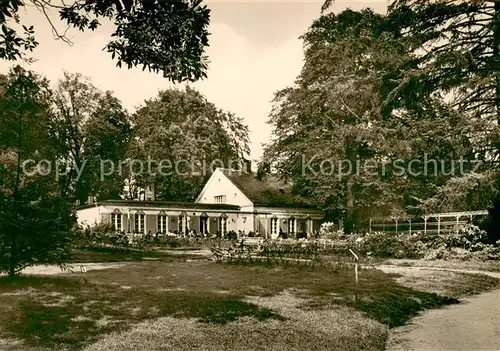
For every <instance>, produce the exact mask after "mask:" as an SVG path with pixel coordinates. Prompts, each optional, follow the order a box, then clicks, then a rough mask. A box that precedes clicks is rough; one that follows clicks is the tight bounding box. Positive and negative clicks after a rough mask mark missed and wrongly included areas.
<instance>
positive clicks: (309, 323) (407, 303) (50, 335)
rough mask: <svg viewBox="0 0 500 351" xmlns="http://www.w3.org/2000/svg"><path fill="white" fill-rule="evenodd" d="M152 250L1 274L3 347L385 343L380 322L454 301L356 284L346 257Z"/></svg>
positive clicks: (352, 346) (371, 346) (363, 281)
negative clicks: (216, 259)
mask: <svg viewBox="0 0 500 351" xmlns="http://www.w3.org/2000/svg"><path fill="white" fill-rule="evenodd" d="M82 254H85V253H82ZM122 254H123V255H125V256H126V253H123V252H114V253H109V252H108V253H105V254H104V256H106V257H107V258H108V259H111V258H110V256H113V257H114V258H116V259H118V258H119V257H122V256H121V255H122ZM156 254H157V255H159V256H158V258H159V259H160V261H142V262H132V263H129V264H127V265H125V266H122V267H121V268H116V269H107V270H101V271H89V272H87V273H86V280H87V282H84V280H83V278H82V274H81V273H73V274H65V275H63V276H52V277H22V278H20V279H19V280H17V281H16V282H14V283H12V282H8V281H7V280H6V279H3V278H2V279H0V348H1V349H7V350H8V348H7V347H6V346H3V345H2V341H1V339H2V338H3V339H4V340H7V342H5V341H4V344H5V345H8V344H9V342H10V345H13V340H18V341H19V342H21V343H22V347H20V348H21V349H30V347H32V348H33V349H37V350H38V349H41V348H46V349H50V350H54V349H71V350H75V349H86V350H158V349H175V350H193V349H194V350H261V349H265V350H302V349H310V350H322V349H332V350H360V349H364V350H383V349H384V347H385V341H386V338H387V334H388V327H393V326H398V325H401V324H404V323H405V322H406V321H407V320H408V319H409V318H410V317H411V316H413V315H414V314H416V313H418V312H419V311H421V310H422V309H425V308H433V307H438V306H440V305H443V304H449V303H456V302H457V300H456V299H454V298H448V297H444V296H441V295H437V294H435V293H430V292H423V291H419V290H417V289H415V288H413V287H411V286H408V285H403V284H400V283H398V282H397V281H396V279H397V276H396V275H392V274H386V273H383V272H382V271H380V270H377V269H363V270H360V276H359V285H358V287H357V288H356V286H355V283H354V279H353V271H352V269H351V268H350V267H346V266H344V265H339V266H338V267H337V268H331V267H330V268H325V267H316V268H300V267H287V268H283V267H275V268H266V267H263V266H238V265H227V264H217V263H213V262H210V261H204V260H194V261H189V262H186V261H185V257H184V256H182V257H181V258H179V257H178V256H175V257H176V258H172V257H174V256H172V255H168V254H165V253H158V252H156ZM88 255H90V256H92V255H93V256H92V257H96V256H97V255H102V253H100V252H97V253H96V252H95V250H94V251H93V252H90V253H88ZM151 255H153V253H144V255H142V253H141V254H138V253H133V254H132V256H133V257H135V259H129V261H134V260H142V259H143V258H144V257H152V256H151ZM89 258H90V257H89ZM496 282H497V280H495V279H494V278H484V280H481V281H480V282H479V283H478V284H480V285H481V286H482V287H483V288H491V287H492V286H493V285H494V284H496ZM461 284H463V282H461ZM450 291H451V290H450ZM454 295H457V294H455V293H454ZM17 349H19V347H18V348H17Z"/></svg>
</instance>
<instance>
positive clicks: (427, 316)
mask: <svg viewBox="0 0 500 351" xmlns="http://www.w3.org/2000/svg"><path fill="white" fill-rule="evenodd" d="M380 268H381V269H383V270H384V271H386V272H391V271H392V272H395V271H396V270H397V268H401V267H397V268H396V267H394V266H385V267H380ZM405 269H429V268H428V267H426V268H422V267H411V268H410V267H405ZM440 270H441V269H440ZM450 271H459V272H462V273H481V274H487V275H490V276H493V277H497V278H498V277H500V274H499V273H491V272H475V271H462V270H450ZM461 301H462V303H461V304H458V305H452V306H448V307H445V308H441V309H436V310H430V311H427V312H425V313H424V314H422V315H420V316H417V317H415V318H413V319H412V320H411V322H410V323H409V324H408V325H405V326H403V327H399V328H395V329H393V330H392V331H391V335H390V337H389V342H388V346H387V349H388V350H405V351H406V350H500V290H494V291H490V292H487V293H483V294H481V295H478V296H473V297H469V298H466V299H463V300H461Z"/></svg>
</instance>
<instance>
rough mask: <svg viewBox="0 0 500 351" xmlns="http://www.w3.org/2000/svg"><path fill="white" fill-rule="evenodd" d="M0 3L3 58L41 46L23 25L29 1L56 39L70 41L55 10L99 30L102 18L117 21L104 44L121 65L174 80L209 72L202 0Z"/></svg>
mask: <svg viewBox="0 0 500 351" xmlns="http://www.w3.org/2000/svg"><path fill="white" fill-rule="evenodd" d="M1 3H2V7H1V8H0V27H1V33H0V59H7V60H17V59H19V58H21V57H22V56H23V54H24V52H25V51H32V50H33V49H34V48H35V47H37V46H38V42H37V41H36V39H35V31H34V27H33V26H32V25H31V26H30V25H28V24H22V28H23V30H24V32H25V33H24V34H19V33H18V30H17V29H16V26H15V25H16V24H21V18H20V16H19V11H20V10H21V9H22V8H23V7H24V6H25V5H27V4H28V3H29V5H31V6H32V7H34V8H35V9H37V10H39V11H40V13H41V14H43V15H44V16H45V17H46V19H47V21H48V22H49V24H50V26H51V27H52V31H53V33H54V36H55V38H56V39H60V40H63V41H65V42H67V43H71V41H70V40H69V39H68V37H67V36H66V32H64V33H60V32H59V31H58V30H57V28H56V26H55V25H54V24H53V23H54V19H52V18H51V14H52V13H53V12H54V11H57V12H58V13H59V16H60V20H61V21H63V22H66V23H67V25H68V27H74V28H77V29H79V30H80V31H85V30H92V31H93V30H95V29H97V28H98V27H99V26H100V25H101V23H100V22H99V21H100V20H101V19H104V20H110V21H112V22H113V23H114V26H115V31H114V33H113V34H112V35H111V36H112V38H113V39H112V40H110V42H109V43H108V44H107V45H106V49H107V51H108V52H109V53H110V54H111V57H112V58H113V59H114V58H115V57H116V59H117V66H120V67H121V66H122V64H124V65H127V67H128V68H131V67H134V66H142V67H143V69H148V70H150V71H153V72H160V73H162V74H163V76H164V77H165V78H167V79H169V80H171V81H173V82H181V81H185V80H189V81H195V80H198V79H202V78H204V77H206V70H207V58H206V56H205V55H204V49H205V47H206V46H208V35H209V34H208V31H207V27H208V23H209V19H210V10H209V9H208V8H207V7H206V5H201V3H202V1H201V0H175V1H160V0H125V1H122V0H106V1H104V0H86V1H74V2H73V3H65V2H63V1H61V2H59V3H57V2H56V3H53V2H51V1H50V0H49V1H45V0H28V1H24V0H3V1H2V2H1Z"/></svg>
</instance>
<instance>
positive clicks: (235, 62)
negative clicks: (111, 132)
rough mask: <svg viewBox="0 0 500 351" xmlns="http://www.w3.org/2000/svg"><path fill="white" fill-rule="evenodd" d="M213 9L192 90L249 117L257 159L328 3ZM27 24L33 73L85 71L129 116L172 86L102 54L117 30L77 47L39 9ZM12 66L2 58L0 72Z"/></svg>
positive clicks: (337, 7)
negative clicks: (204, 70)
mask: <svg viewBox="0 0 500 351" xmlns="http://www.w3.org/2000/svg"><path fill="white" fill-rule="evenodd" d="M208 4H209V7H210V8H211V10H212V11H211V21H210V28H209V32H210V33H211V35H210V37H209V40H210V42H209V43H210V47H208V48H207V51H206V52H207V55H208V56H209V59H210V62H211V63H210V65H209V71H208V78H206V79H205V80H204V81H201V82H197V83H194V84H191V85H192V86H193V87H195V88H196V89H197V90H199V91H200V92H201V93H202V94H203V95H205V96H206V97H207V99H208V100H209V101H211V102H213V103H214V104H215V105H216V106H217V107H219V108H221V109H224V110H230V111H232V112H234V113H236V114H237V115H239V116H241V117H242V118H243V119H244V120H245V123H246V124H248V126H249V128H250V140H251V145H250V146H251V158H252V159H258V158H259V157H260V156H261V155H262V143H266V142H268V141H269V139H270V135H271V131H270V126H269V125H267V124H266V121H267V118H268V114H269V112H270V111H271V106H272V104H271V100H272V99H273V94H274V93H275V92H276V91H277V90H280V89H282V88H285V87H286V86H289V85H291V84H292V83H293V81H294V80H295V78H296V77H297V75H298V74H299V73H300V69H301V68H302V60H303V51H302V41H301V40H299V39H298V37H299V36H300V35H302V34H303V33H304V32H305V31H306V30H307V28H308V27H309V26H310V25H311V24H312V22H313V20H314V19H316V18H318V17H319V16H320V11H321V4H322V2H321V1H316V0H303V1H300V2H299V1H297V2H289V1H283V0H274V1H265V2H264V1H238V0H226V1H217V0H209V1H208ZM386 4H387V0H351V1H347V0H336V1H335V4H334V5H333V6H332V9H331V10H333V11H335V12H338V11H342V10H344V9H346V8H348V7H350V8H352V9H353V10H360V9H362V8H365V7H371V8H372V9H373V10H374V11H376V12H385V8H386ZM52 18H53V22H54V23H56V24H57V27H58V28H61V29H63V30H64V29H65V26H64V24H62V23H61V22H59V21H58V16H57V13H54V15H53V16H52ZM21 19H22V22H23V23H24V24H28V25H30V24H33V25H34V26H35V31H36V38H37V40H38V42H39V43H40V45H39V46H38V48H37V49H36V50H35V51H34V52H33V53H32V54H31V56H32V57H34V58H35V59H37V60H38V61H37V62H36V63H34V64H31V65H29V66H27V68H29V69H31V70H34V71H36V72H38V73H40V74H42V75H44V76H46V77H47V78H48V79H50V80H51V81H52V82H54V83H55V82H56V81H57V80H58V79H59V78H60V77H62V73H63V70H67V71H69V72H72V73H76V72H79V73H81V74H83V75H84V76H87V77H89V78H90V79H91V80H92V82H93V84H94V85H95V86H96V87H98V88H99V89H102V90H111V91H113V92H114V93H115V96H116V97H118V98H119V99H120V100H121V101H122V103H123V105H124V106H125V108H127V110H129V111H130V112H133V111H134V110H135V108H136V107H137V106H138V105H140V104H142V102H143V101H144V100H145V99H149V98H152V97H155V96H156V95H157V93H158V90H162V89H168V88H169V87H172V86H173V85H172V84H171V83H169V82H168V81H167V80H166V79H164V78H163V77H162V76H161V74H157V75H156V74H153V73H149V72H143V71H142V70H141V69H140V68H137V69H131V70H128V69H126V68H121V69H120V68H118V67H115V65H116V62H115V61H113V60H111V56H110V55H109V54H108V53H107V52H106V51H102V48H103V47H104V46H105V45H106V43H107V41H109V38H110V36H109V35H110V33H111V28H110V27H101V28H100V29H99V30H97V31H95V32H85V33H81V32H78V31H76V30H70V31H69V32H68V36H69V37H71V38H72V40H73V42H74V45H73V46H68V45H67V44H65V43H63V42H61V41H56V40H53V37H52V33H51V30H50V27H49V24H48V22H47V20H46V19H45V18H44V17H43V15H42V14H40V13H38V12H37V11H36V10H34V9H29V10H28V11H27V13H26V14H24V13H21ZM11 65H12V63H10V62H6V61H0V72H6V71H7V70H8V68H9V67H10V66H11ZM25 66H26V65H25Z"/></svg>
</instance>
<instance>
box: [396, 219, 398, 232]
mask: <svg viewBox="0 0 500 351" xmlns="http://www.w3.org/2000/svg"><path fill="white" fill-rule="evenodd" d="M397 234H398V219H397V218H396V235H397Z"/></svg>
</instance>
